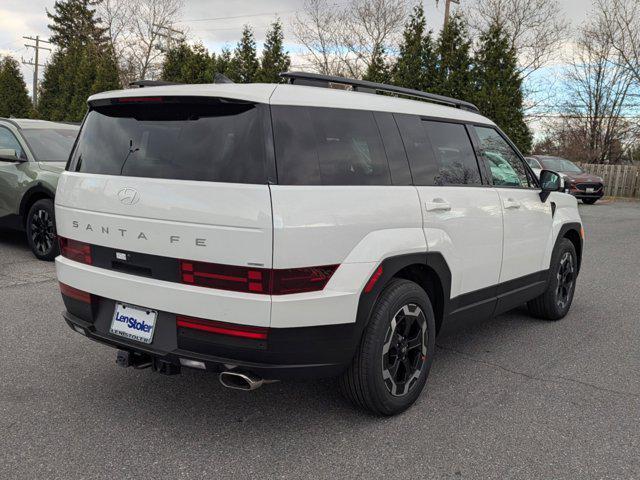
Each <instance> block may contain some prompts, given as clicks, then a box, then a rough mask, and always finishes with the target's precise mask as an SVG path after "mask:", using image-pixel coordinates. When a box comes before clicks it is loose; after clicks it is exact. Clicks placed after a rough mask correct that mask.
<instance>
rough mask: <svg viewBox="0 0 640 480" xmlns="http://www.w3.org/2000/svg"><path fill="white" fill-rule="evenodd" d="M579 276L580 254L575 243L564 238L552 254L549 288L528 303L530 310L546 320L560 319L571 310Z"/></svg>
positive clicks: (534, 314) (535, 315)
mask: <svg viewBox="0 0 640 480" xmlns="http://www.w3.org/2000/svg"><path fill="white" fill-rule="evenodd" d="M577 277H578V256H577V255H576V249H575V247H574V246H573V243H571V241H570V240H569V239H567V238H562V239H561V240H560V241H559V242H558V243H557V245H556V248H555V249H554V251H553V255H552V256H551V267H550V269H549V281H548V283H547V289H546V290H545V292H544V293H543V294H542V295H540V296H539V297H538V298H534V299H533V300H531V301H529V302H528V303H527V306H528V308H529V312H530V313H531V314H532V315H533V316H534V317H538V318H542V319H544V320H560V319H561V318H564V316H565V315H566V314H567V313H568V312H569V309H570V308H571V302H572V301H573V295H574V293H575V289H576V280H577Z"/></svg>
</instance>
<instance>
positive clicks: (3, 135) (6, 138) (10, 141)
mask: <svg viewBox="0 0 640 480" xmlns="http://www.w3.org/2000/svg"><path fill="white" fill-rule="evenodd" d="M4 149H8V150H15V151H16V154H17V155H18V158H22V159H25V160H26V159H27V156H26V155H25V153H24V151H23V150H22V147H21V146H20V143H19V142H18V139H17V138H16V137H15V135H14V134H13V133H11V131H10V130H9V129H8V128H5V127H0V150H4Z"/></svg>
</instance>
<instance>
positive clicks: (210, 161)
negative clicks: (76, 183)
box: [71, 102, 267, 184]
mask: <svg viewBox="0 0 640 480" xmlns="http://www.w3.org/2000/svg"><path fill="white" fill-rule="evenodd" d="M258 110H259V109H258V106H257V105H254V104H244V103H224V102H220V103H191V102H175V103H152V104H131V105H108V106H103V107H97V108H94V109H93V110H91V111H90V112H89V114H88V115H87V118H86V120H85V122H84V125H83V127H82V131H81V133H80V137H79V139H78V144H77V146H76V149H75V151H74V153H73V158H72V164H71V169H72V170H75V171H79V172H85V173H92V174H104V175H123V176H131V177H147V178H167V179H176V180H200V181H210V182H227V183H254V184H265V183H267V179H266V169H265V142H264V139H265V135H264V131H263V125H262V116H261V115H260V113H259V111H258Z"/></svg>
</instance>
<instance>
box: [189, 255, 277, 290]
mask: <svg viewBox="0 0 640 480" xmlns="http://www.w3.org/2000/svg"><path fill="white" fill-rule="evenodd" d="M180 278H181V279H182V282H183V283H188V284H190V285H198V286H200V287H209V288H218V289H220V290H232V291H234V292H249V293H267V294H268V293H269V282H270V280H271V275H270V271H269V270H266V269H262V268H245V267H235V266H232V265H220V264H217V263H204V262H190V261H186V260H181V261H180Z"/></svg>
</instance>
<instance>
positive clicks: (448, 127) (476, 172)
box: [422, 121, 482, 185]
mask: <svg viewBox="0 0 640 480" xmlns="http://www.w3.org/2000/svg"><path fill="white" fill-rule="evenodd" d="M422 124H423V126H424V127H425V128H426V130H427V136H428V137H429V140H430V141H431V146H432V147H433V152H434V154H435V158H436V164H437V174H436V176H435V178H434V179H433V182H434V184H435V185H480V184H481V183H482V180H481V179H480V169H479V168H478V161H477V160H476V155H475V153H474V151H473V146H472V145H471V140H470V139H469V134H468V133H467V129H466V127H465V126H464V125H460V124H457V123H445V122H428V121H423V122H422Z"/></svg>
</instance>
